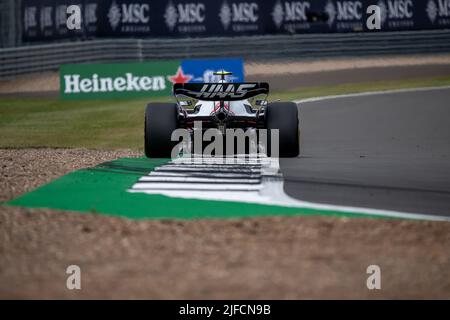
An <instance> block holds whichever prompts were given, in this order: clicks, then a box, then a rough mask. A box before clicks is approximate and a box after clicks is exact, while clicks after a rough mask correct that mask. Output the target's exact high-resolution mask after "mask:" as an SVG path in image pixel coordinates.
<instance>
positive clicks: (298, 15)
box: [272, 1, 311, 28]
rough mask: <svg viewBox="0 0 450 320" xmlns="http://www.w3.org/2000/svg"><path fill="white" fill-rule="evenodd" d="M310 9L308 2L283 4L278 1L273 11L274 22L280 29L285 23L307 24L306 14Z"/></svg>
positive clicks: (287, 2)
mask: <svg viewBox="0 0 450 320" xmlns="http://www.w3.org/2000/svg"><path fill="white" fill-rule="evenodd" d="M283 5H284V6H283ZM310 7H311V4H310V3H309V2H308V1H284V2H283V4H282V3H281V2H280V1H277V3H276V4H275V6H274V7H273V10H272V18H273V22H274V23H275V25H276V26H277V28H280V27H281V24H282V23H283V22H298V21H302V22H306V21H308V18H307V15H306V13H307V11H308V10H309V8H310Z"/></svg>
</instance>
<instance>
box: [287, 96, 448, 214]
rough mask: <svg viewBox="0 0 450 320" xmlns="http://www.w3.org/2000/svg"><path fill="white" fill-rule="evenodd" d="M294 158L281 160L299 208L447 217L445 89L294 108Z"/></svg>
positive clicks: (328, 102)
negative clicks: (304, 204) (305, 204)
mask: <svg viewBox="0 0 450 320" xmlns="http://www.w3.org/2000/svg"><path fill="white" fill-rule="evenodd" d="M299 117H300V128H301V144H300V146H301V155H300V157H299V158H294V159H281V160H280V166H281V170H282V172H283V174H284V177H285V192H286V193H287V194H289V195H290V196H292V197H294V198H297V199H301V200H304V201H312V202H318V203H327V204H335V205H345V206H354V207H366V208H376V209H388V210H396V211H404V212H414V213H424V214H436V215H444V216H450V89H440V90H432V89H430V90H426V91H416V92H402V93H384V94H380V95H368V96H358V97H345V98H335V99H330V100H322V101H315V102H305V103H300V104H299Z"/></svg>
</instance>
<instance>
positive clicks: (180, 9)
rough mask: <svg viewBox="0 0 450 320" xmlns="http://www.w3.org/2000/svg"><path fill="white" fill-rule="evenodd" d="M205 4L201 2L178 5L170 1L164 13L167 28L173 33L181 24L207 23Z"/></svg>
mask: <svg viewBox="0 0 450 320" xmlns="http://www.w3.org/2000/svg"><path fill="white" fill-rule="evenodd" d="M205 9H206V8H205V4H204V3H201V2H188V3H178V4H177V5H176V6H175V5H174V4H173V2H172V1H169V3H168V4H167V7H166V12H165V13H164V19H165V21H166V25H167V27H169V29H170V30H171V31H172V30H173V29H174V28H175V26H176V25H177V24H179V23H185V24H192V23H202V22H203V21H205Z"/></svg>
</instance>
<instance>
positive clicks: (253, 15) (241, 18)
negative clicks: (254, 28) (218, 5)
mask: <svg viewBox="0 0 450 320" xmlns="http://www.w3.org/2000/svg"><path fill="white" fill-rule="evenodd" d="M232 6H233V22H256V21H258V14H257V12H258V4H257V3H255V2H239V3H233V4H232Z"/></svg>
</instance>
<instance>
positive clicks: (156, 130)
mask: <svg viewBox="0 0 450 320" xmlns="http://www.w3.org/2000/svg"><path fill="white" fill-rule="evenodd" d="M177 118H178V106H177V104H176V103H149V104H148V105H147V109H146V110H145V125H144V149H145V155H146V156H147V157H148V158H170V154H171V152H172V149H173V147H174V146H175V145H176V144H177V142H176V141H171V136H172V132H173V131H174V130H175V129H177V127H178V121H177Z"/></svg>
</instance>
